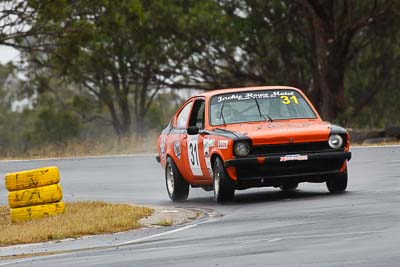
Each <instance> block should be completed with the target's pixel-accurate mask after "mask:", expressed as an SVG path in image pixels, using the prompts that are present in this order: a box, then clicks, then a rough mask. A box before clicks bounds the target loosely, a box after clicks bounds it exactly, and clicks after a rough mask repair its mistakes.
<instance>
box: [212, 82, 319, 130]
mask: <svg viewBox="0 0 400 267" xmlns="http://www.w3.org/2000/svg"><path fill="white" fill-rule="evenodd" d="M300 118H301V119H314V118H316V115H315V113H314V112H313V110H312V109H311V107H310V106H309V105H308V103H307V101H306V100H305V99H304V98H303V97H302V96H301V94H299V93H298V92H297V91H295V90H282V89H280V90H265V91H246V92H234V93H227V94H221V95H215V96H213V97H212V98H211V101H210V122H211V125H222V124H230V123H241V122H254V121H263V120H265V121H267V120H268V121H273V120H285V119H300Z"/></svg>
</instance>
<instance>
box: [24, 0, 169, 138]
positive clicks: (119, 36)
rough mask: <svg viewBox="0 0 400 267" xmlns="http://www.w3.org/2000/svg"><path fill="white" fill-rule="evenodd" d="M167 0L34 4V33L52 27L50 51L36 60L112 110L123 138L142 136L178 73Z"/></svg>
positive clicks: (45, 38)
mask: <svg viewBox="0 0 400 267" xmlns="http://www.w3.org/2000/svg"><path fill="white" fill-rule="evenodd" d="M166 2H167V1H153V2H146V3H145V4H143V5H142V4H141V1H139V0H126V1H120V2H118V5H116V4H115V2H113V1H108V0H102V1H92V2H90V1H89V2H88V1H83V0H82V1H50V2H48V3H46V5H43V4H42V1H30V2H29V3H30V5H31V8H32V9H34V10H37V16H36V18H35V20H34V22H33V24H32V29H33V30H35V29H37V28H40V27H42V25H46V28H47V29H51V31H48V34H46V35H42V36H41V40H38V42H39V43H46V44H47V45H46V47H44V49H43V50H42V51H41V52H40V53H37V54H34V53H30V56H31V58H32V59H33V62H34V63H35V64H37V65H38V66H42V67H45V68H47V70H48V71H51V72H52V73H53V75H56V76H58V77H64V78H66V79H67V81H72V82H74V83H76V84H81V85H82V86H84V87H85V88H86V89H87V90H89V91H90V92H91V93H92V94H93V95H95V96H96V97H97V98H98V100H99V101H100V102H101V103H103V104H104V105H105V106H106V107H107V109H108V111H109V114H110V119H111V122H112V125H113V128H114V130H115V132H116V133H117V134H118V136H125V135H129V134H130V133H131V131H132V128H134V129H135V131H136V132H138V133H142V131H143V129H144V119H145V116H146V114H147V112H148V110H149V108H150V106H151V103H152V101H153V99H154V97H155V95H156V94H157V92H158V91H159V90H160V89H162V88H163V86H165V80H166V79H170V78H171V75H172V73H173V71H170V70H169V67H170V66H169V64H168V61H169V56H170V55H171V53H170V50H171V48H170V47H171V46H170V45H169V43H168V33H167V31H166V28H167V27H169V26H168V23H165V19H166V18H168V10H165V9H164V4H166ZM166 6H168V5H166ZM132 114H133V116H132ZM132 124H133V126H134V127H132Z"/></svg>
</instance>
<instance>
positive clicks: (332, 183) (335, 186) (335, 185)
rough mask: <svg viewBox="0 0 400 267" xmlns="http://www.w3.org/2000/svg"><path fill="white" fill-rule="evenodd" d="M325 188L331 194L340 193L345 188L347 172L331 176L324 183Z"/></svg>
mask: <svg viewBox="0 0 400 267" xmlns="http://www.w3.org/2000/svg"><path fill="white" fill-rule="evenodd" d="M326 186H327V187H328V190H329V192H331V193H340V192H343V191H345V190H346V188H347V171H345V172H343V173H338V174H333V175H331V176H330V177H329V178H328V180H327V181H326Z"/></svg>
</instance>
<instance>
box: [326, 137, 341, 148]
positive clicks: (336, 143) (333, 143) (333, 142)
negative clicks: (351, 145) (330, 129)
mask: <svg viewBox="0 0 400 267" xmlns="http://www.w3.org/2000/svg"><path fill="white" fill-rule="evenodd" d="M328 143H329V146H330V147H331V148H333V149H338V148H340V147H341V146H342V145H343V137H341V136H340V135H338V134H332V135H331V136H329V140H328Z"/></svg>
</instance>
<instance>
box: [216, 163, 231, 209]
mask: <svg viewBox="0 0 400 267" xmlns="http://www.w3.org/2000/svg"><path fill="white" fill-rule="evenodd" d="M234 196H235V183H234V182H233V181H232V180H231V178H229V176H228V174H227V173H226V171H225V168H224V165H223V163H222V160H221V159H220V158H217V159H216V160H215V163H214V198H215V200H216V201H217V202H218V203H223V202H230V201H232V200H233V198H234Z"/></svg>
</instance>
